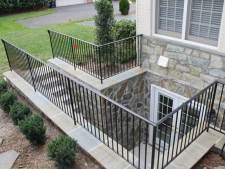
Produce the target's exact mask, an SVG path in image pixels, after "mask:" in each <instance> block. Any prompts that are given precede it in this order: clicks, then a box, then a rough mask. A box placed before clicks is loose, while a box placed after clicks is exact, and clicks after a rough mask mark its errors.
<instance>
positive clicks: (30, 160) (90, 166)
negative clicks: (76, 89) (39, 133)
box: [0, 109, 103, 169]
mask: <svg viewBox="0 0 225 169" xmlns="http://www.w3.org/2000/svg"><path fill="white" fill-rule="evenodd" d="M33 112H34V110H33ZM35 112H38V111H37V110H36V111H35ZM44 121H45V126H46V129H47V130H46V136H47V140H46V143H45V145H43V146H39V147H36V146H33V145H31V144H30V143H29V141H28V140H27V139H26V138H25V137H24V135H23V134H22V133H21V132H20V130H19V128H18V127H17V126H15V125H13V122H12V120H11V118H10V117H9V115H8V114H7V113H4V112H3V111H2V110H1V109H0V138H3V139H4V141H3V143H2V145H0V153H2V152H5V151H8V150H11V149H13V150H15V151H17V152H19V153H20V155H19V157H18V159H17V160H16V162H15V164H14V166H13V169H54V168H55V166H54V163H53V161H51V160H49V159H48V156H47V145H48V143H49V142H50V141H51V140H52V139H54V138H55V137H57V136H58V135H60V134H62V132H61V131H60V130H59V129H58V128H57V127H56V126H54V125H53V124H52V123H51V122H50V121H48V120H46V119H44ZM74 168H76V169H103V167H101V166H100V165H99V164H98V163H97V162H96V161H95V160H93V159H92V158H91V157H90V156H88V155H87V154H86V153H85V152H84V151H82V150H81V149H80V148H78V153H77V157H76V165H75V167H74Z"/></svg>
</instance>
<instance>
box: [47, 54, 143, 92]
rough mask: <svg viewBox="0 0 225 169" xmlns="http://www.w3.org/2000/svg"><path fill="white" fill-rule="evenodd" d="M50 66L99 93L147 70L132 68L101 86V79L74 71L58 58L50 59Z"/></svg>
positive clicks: (72, 67) (71, 66)
mask: <svg viewBox="0 0 225 169" xmlns="http://www.w3.org/2000/svg"><path fill="white" fill-rule="evenodd" d="M48 64H49V65H50V66H52V67H54V68H55V69H57V70H59V71H60V72H63V73H65V74H67V75H68V76H69V77H71V78H72V79H76V80H79V81H81V82H83V83H85V84H86V85H88V86H90V87H92V88H94V89H96V90H99V91H101V90H103V89H106V88H108V87H110V86H112V85H115V84H118V83H120V82H122V81H124V80H127V79H129V78H132V77H134V76H137V75H140V74H143V73H144V72H145V70H143V69H142V68H140V67H136V68H132V69H129V70H127V71H125V72H122V73H119V74H117V75H115V76H113V77H110V78H107V79H105V80H104V82H103V84H101V80H100V79H98V78H96V77H94V76H92V75H90V74H88V73H86V72H84V71H82V70H80V69H78V68H77V69H76V70H74V66H73V65H71V64H69V63H66V62H64V61H62V60H60V59H57V58H54V59H49V60H48Z"/></svg>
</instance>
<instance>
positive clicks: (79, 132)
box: [4, 72, 134, 169]
mask: <svg viewBox="0 0 225 169" xmlns="http://www.w3.org/2000/svg"><path fill="white" fill-rule="evenodd" d="M4 76H5V78H6V80H7V81H8V82H9V83H10V84H11V85H12V86H14V88H15V89H17V90H18V91H19V92H20V93H21V94H23V95H24V97H25V98H26V99H27V100H29V101H31V103H32V104H33V105H34V106H36V107H37V108H38V109H39V110H40V111H41V112H42V113H43V114H44V115H45V116H46V117H47V118H48V119H50V120H51V121H52V122H53V123H54V124H55V125H56V126H58V127H59V128H60V129H61V130H62V131H63V132H64V133H66V134H67V135H69V136H70V137H72V138H74V139H75V140H77V142H78V144H79V145H80V147H81V148H82V149H84V150H85V151H86V152H87V153H89V154H90V155H91V156H92V157H93V158H94V159H96V160H97V161H98V162H99V163H100V164H101V165H102V166H103V167H105V168H107V169H134V167H132V166H131V165H130V164H129V163H128V162H127V161H126V160H124V159H123V158H122V157H120V156H119V155H117V154H116V153H115V152H113V151H112V150H111V149H109V148H108V147H107V146H106V145H105V144H103V143H102V142H100V141H99V140H98V139H97V138H95V137H94V136H93V135H92V134H90V133H89V132H88V131H87V130H85V129H84V128H83V127H81V126H80V125H74V122H73V120H72V118H70V117H69V116H67V115H66V114H65V113H64V112H63V111H62V110H61V109H59V108H58V107H57V106H55V105H54V104H53V103H51V102H50V101H49V100H48V99H47V98H46V97H44V96H43V95H42V94H41V93H39V92H35V91H34V89H33V87H32V86H31V85H30V84H28V83H27V82H26V81H25V80H24V79H22V78H21V77H20V76H19V75H17V74H16V73H15V72H5V73H4Z"/></svg>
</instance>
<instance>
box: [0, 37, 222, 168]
mask: <svg viewBox="0 0 225 169" xmlns="http://www.w3.org/2000/svg"><path fill="white" fill-rule="evenodd" d="M3 44H4V46H5V49H6V54H7V58H8V61H9V65H10V68H11V70H12V71H15V72H16V73H17V74H19V75H20V76H21V77H22V78H24V79H25V80H26V81H27V82H28V83H29V84H31V85H32V86H33V87H34V89H35V90H37V91H38V92H40V93H42V94H43V95H45V96H46V97H47V98H48V99H49V100H50V101H51V102H52V103H54V104H55V105H56V106H58V107H59V108H60V109H62V110H63V111H64V112H65V113H66V114H67V115H69V116H70V117H71V118H73V120H74V123H75V124H76V123H78V124H79V125H81V126H83V127H84V128H86V129H87V130H88V131H89V132H90V133H91V134H93V135H94V136H95V137H96V138H98V139H99V140H100V141H101V142H103V143H104V144H105V145H107V146H108V147H109V148H110V149H112V150H113V151H114V152H116V153H117V154H118V155H120V156H121V157H123V158H124V159H125V160H127V161H128V162H129V163H130V164H132V165H133V166H134V167H136V168H141V169H146V168H151V169H159V168H160V169H161V168H165V167H166V166H167V165H168V164H169V163H170V162H171V161H173V160H174V159H175V158H176V157H177V156H178V155H179V154H180V153H182V152H183V151H184V150H185V149H186V148H187V147H188V146H189V145H190V144H191V143H192V142H193V141H194V140H195V139H197V138H198V137H199V136H200V135H201V134H202V133H203V132H204V131H207V130H208V129H209V128H211V129H214V130H217V131H220V132H221V133H224V130H223V129H224V127H225V125H224V118H225V117H224V113H225V112H224V110H225V109H224V105H223V103H224V101H225V97H224V96H225V95H224V94H225V91H224V85H225V84H224V83H222V82H218V81H215V82H214V83H212V84H210V85H209V86H207V87H206V88H204V89H203V90H201V91H200V92H199V93H198V94H196V95H195V96H193V97H192V98H191V99H189V100H188V101H186V102H185V103H183V104H182V105H181V106H180V107H178V108H177V109H175V110H174V111H172V112H171V113H169V114H168V115H166V116H165V117H162V118H161V119H160V120H159V121H158V122H157V123H153V122H151V121H149V120H147V119H145V118H143V117H141V116H139V115H138V114H136V113H135V112H132V111H131V110H129V109H127V108H126V107H124V106H122V105H120V104H119V103H117V102H115V101H113V100H111V99H110V98H108V97H106V96H104V95H102V94H101V93H99V92H98V91H95V90H94V89H92V88H90V87H88V86H86V85H85V84H83V83H82V82H79V81H77V80H76V79H71V78H69V77H68V76H67V75H65V74H63V73H61V72H59V71H58V70H56V69H54V68H52V67H51V66H48V65H47V64H45V63H44V62H42V61H40V60H38V59H36V58H34V57H32V56H31V55H30V54H28V53H26V52H25V51H23V50H21V49H18V48H17V47H15V46H14V45H12V44H10V43H8V42H6V41H3ZM224 134H225V133H224Z"/></svg>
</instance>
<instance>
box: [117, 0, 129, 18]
mask: <svg viewBox="0 0 225 169" xmlns="http://www.w3.org/2000/svg"><path fill="white" fill-rule="evenodd" d="M119 7H120V12H121V14H122V15H128V13H129V9H130V3H129V1H128V0H120V3H119Z"/></svg>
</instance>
